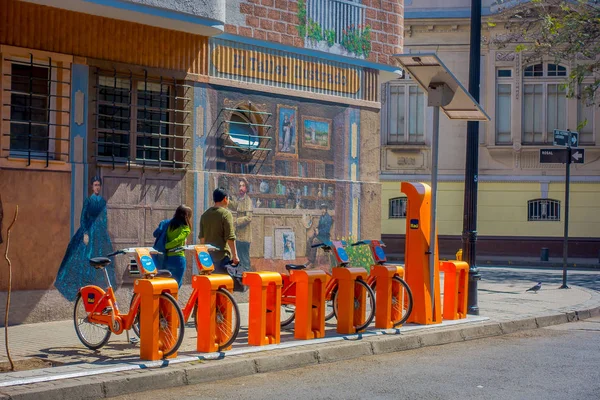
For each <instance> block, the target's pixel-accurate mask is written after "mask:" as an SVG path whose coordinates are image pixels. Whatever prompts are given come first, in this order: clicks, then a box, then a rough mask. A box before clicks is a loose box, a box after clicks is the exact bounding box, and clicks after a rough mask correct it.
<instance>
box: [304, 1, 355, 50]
mask: <svg viewBox="0 0 600 400" xmlns="http://www.w3.org/2000/svg"><path fill="white" fill-rule="evenodd" d="M365 9H366V6H364V5H362V4H361V3H360V0H358V1H348V0H306V20H307V23H309V21H314V22H316V23H317V24H319V25H320V26H321V28H322V29H323V31H333V32H335V43H338V44H339V43H341V42H342V38H343V35H344V33H343V32H344V30H347V29H348V28H350V27H354V28H355V29H356V30H357V31H359V32H360V31H362V29H364V26H365V17H366V12H365Z"/></svg>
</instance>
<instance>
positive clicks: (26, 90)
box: [2, 55, 71, 166]
mask: <svg viewBox="0 0 600 400" xmlns="http://www.w3.org/2000/svg"><path fill="white" fill-rule="evenodd" d="M4 62H5V63H6V64H8V66H9V68H8V73H5V74H4V76H5V77H8V78H9V82H10V85H7V86H5V87H4V88H3V91H4V92H5V93H8V96H4V99H7V100H8V101H9V103H7V104H6V103H5V104H3V105H4V106H5V107H7V108H9V110H10V113H7V114H8V118H4V121H7V122H9V126H10V130H9V132H8V133H6V132H5V133H3V135H4V136H9V137H10V140H9V141H8V143H9V148H8V149H6V148H4V149H2V150H5V151H8V152H9V154H10V156H11V157H18V158H27V165H31V160H32V159H42V160H45V161H46V166H48V165H49V162H50V160H56V159H62V158H66V157H67V156H68V155H69V152H68V149H69V135H68V129H69V109H70V91H71V90H70V86H71V83H70V81H66V80H62V79H61V77H62V76H63V75H67V76H70V68H69V67H62V66H58V65H56V63H54V64H53V62H52V59H51V58H48V59H47V61H40V60H38V59H34V57H33V55H30V57H29V59H8V58H5V59H4ZM63 156H64V157H63Z"/></svg>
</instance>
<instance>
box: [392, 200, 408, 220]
mask: <svg viewBox="0 0 600 400" xmlns="http://www.w3.org/2000/svg"><path fill="white" fill-rule="evenodd" d="M389 206H390V207H389V214H388V218H390V219H391V218H406V206H407V199H406V197H395V198H393V199H390V201H389Z"/></svg>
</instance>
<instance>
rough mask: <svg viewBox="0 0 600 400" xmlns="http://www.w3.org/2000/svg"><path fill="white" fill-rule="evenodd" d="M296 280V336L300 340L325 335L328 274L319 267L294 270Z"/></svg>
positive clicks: (292, 272) (292, 273)
mask: <svg viewBox="0 0 600 400" xmlns="http://www.w3.org/2000/svg"><path fill="white" fill-rule="evenodd" d="M291 280H292V282H295V291H296V304H295V305H296V320H295V323H294V338H295V339H300V340H308V339H317V338H322V337H325V287H326V284H327V274H326V273H325V271H321V270H319V269H314V270H309V271H307V270H292V271H291Z"/></svg>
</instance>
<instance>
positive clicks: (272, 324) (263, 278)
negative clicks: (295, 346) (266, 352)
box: [242, 271, 281, 346]
mask: <svg viewBox="0 0 600 400" xmlns="http://www.w3.org/2000/svg"><path fill="white" fill-rule="evenodd" d="M242 283H243V284H244V285H247V286H248V287H249V290H250V298H249V307H250V310H249V316H248V344H249V345H251V346H264V345H267V344H278V343H279V341H280V325H279V319H280V313H281V275H280V274H278V273H277V272H269V271H261V272H244V275H243V276H242Z"/></svg>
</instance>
